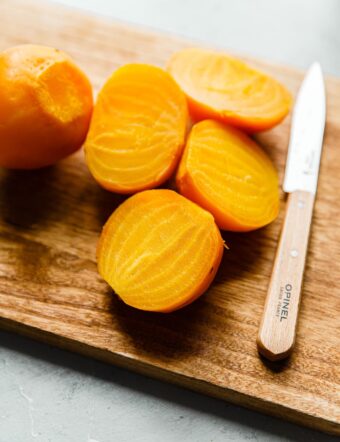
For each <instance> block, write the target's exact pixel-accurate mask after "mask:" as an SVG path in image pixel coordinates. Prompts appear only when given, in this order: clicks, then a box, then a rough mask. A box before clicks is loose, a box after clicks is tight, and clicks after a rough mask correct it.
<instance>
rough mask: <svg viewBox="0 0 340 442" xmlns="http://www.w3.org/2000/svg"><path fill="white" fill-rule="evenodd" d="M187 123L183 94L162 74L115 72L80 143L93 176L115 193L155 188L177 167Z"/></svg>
mask: <svg viewBox="0 0 340 442" xmlns="http://www.w3.org/2000/svg"><path fill="white" fill-rule="evenodd" d="M187 120H188V110H187V104H186V100H185V96H184V94H183V92H182V91H181V90H180V88H179V87H178V86H177V84H176V83H175V81H174V80H173V79H172V78H171V76H170V75H169V74H168V73H167V72H165V71H164V70H162V69H160V68H158V67H155V66H149V65H144V64H129V65H126V66H123V67H121V68H119V69H118V70H117V71H115V72H114V73H113V74H112V76H111V77H110V78H109V79H108V81H107V82H106V84H105V85H104V87H103V88H102V90H101V91H100V93H99V96H98V100H97V103H96V105H95V108H94V112H93V116H92V121H91V125H90V131H89V133H88V136H87V139H86V143H85V154H86V160H87V164H88V167H89V169H90V171H91V172H92V174H93V176H94V178H95V179H96V180H97V181H98V183H99V184H101V185H102V186H103V187H104V188H106V189H107V190H111V191H113V192H118V193H134V192H138V191H140V190H144V189H150V188H153V187H157V186H159V185H160V184H162V183H163V182H164V181H166V180H167V179H168V178H169V177H170V175H171V174H172V173H173V172H174V170H175V168H176V166H177V164H178V161H179V159H180V155H181V153H182V150H183V145H184V139H185V133H186V126H187Z"/></svg>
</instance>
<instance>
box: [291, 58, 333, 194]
mask: <svg viewBox="0 0 340 442" xmlns="http://www.w3.org/2000/svg"><path fill="white" fill-rule="evenodd" d="M325 120H326V95H325V86H324V80H323V75H322V71H321V66H320V65H319V63H314V64H313V65H312V66H311V67H310V68H309V70H308V72H307V74H306V76H305V78H304V80H303V82H302V85H301V87H300V90H299V92H298V96H297V99H296V103H295V107H294V110H293V117H292V126H291V134H290V142H289V148H288V158H287V164H286V172H285V178H284V183H283V190H284V191H285V192H294V191H295V190H303V191H307V192H312V193H315V192H316V188H317V182H318V175H319V165H320V157H321V151H322V143H323V134H324V128H325Z"/></svg>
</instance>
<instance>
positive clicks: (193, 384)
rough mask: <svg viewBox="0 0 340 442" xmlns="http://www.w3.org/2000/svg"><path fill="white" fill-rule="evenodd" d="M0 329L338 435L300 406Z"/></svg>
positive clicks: (29, 329) (33, 332) (25, 329)
mask: <svg viewBox="0 0 340 442" xmlns="http://www.w3.org/2000/svg"><path fill="white" fill-rule="evenodd" d="M0 329H2V330H4V331H7V332H12V333H16V334H19V335H21V336H23V337H26V338H31V339H34V340H35V341H37V342H42V343H44V344H48V345H52V346H55V347H58V348H60V349H62V350H66V351H70V352H73V353H78V354H80V355H82V356H86V357H91V358H93V359H96V360H98V361H101V362H104V363H107V364H112V365H115V366H117V367H120V368H124V369H128V370H130V371H132V372H135V373H138V374H141V375H144V376H148V377H150V378H153V379H156V380H159V381H162V382H163V381H164V382H167V383H170V384H173V385H177V386H180V387H184V388H186V389H188V390H191V391H194V392H196V393H200V394H204V395H206V396H210V397H213V398H215V399H220V400H223V401H227V402H230V403H232V404H234V405H238V406H242V407H245V408H248V409H250V410H252V411H256V412H261V413H264V414H267V415H269V416H273V417H275V418H279V419H281V420H284V421H289V422H291V423H294V424H297V425H301V426H304V427H308V428H311V429H313V430H318V431H322V432H325V433H328V434H330V435H336V436H337V435H340V424H339V423H338V422H336V421H333V420H327V419H324V418H322V417H320V416H316V415H311V414H307V413H304V412H302V411H300V410H297V409H293V408H290V407H286V406H284V405H281V404H276V403H274V402H270V401H266V400H263V399H261V398H257V397H254V396H248V395H246V394H244V393H242V392H239V391H236V390H232V389H229V388H223V387H220V386H218V385H214V384H210V383H209V382H207V381H205V380H203V379H197V378H192V377H190V376H186V375H184V374H181V373H176V372H173V371H169V370H166V369H164V368H162V367H156V366H154V365H152V364H148V363H146V362H142V361H138V360H135V359H132V358H129V357H127V356H124V355H121V354H118V353H112V352H110V351H106V350H105V349H102V348H96V347H92V346H91V345H89V344H86V343H84V342H80V341H75V340H73V339H71V338H69V337H66V336H62V335H57V334H54V333H52V332H49V331H46V330H42V329H38V328H36V327H33V326H31V325H27V324H25V323H23V322H18V321H15V320H13V319H8V318H4V317H0Z"/></svg>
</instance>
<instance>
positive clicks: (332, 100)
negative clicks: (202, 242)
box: [0, 0, 340, 434]
mask: <svg viewBox="0 0 340 442" xmlns="http://www.w3.org/2000/svg"><path fill="white" fill-rule="evenodd" d="M0 17H1V30H0V50H2V49H4V48H6V47H8V46H12V45H16V44H21V43H29V42H30V43H31V42H33V43H41V44H46V45H51V46H55V47H58V48H61V49H64V50H65V51H67V52H69V53H70V54H71V55H72V56H73V57H74V58H75V60H76V61H77V62H78V63H79V64H80V65H81V66H82V67H83V68H84V69H85V71H86V72H87V73H88V75H89V76H90V78H91V80H92V82H93V85H94V87H95V90H96V91H97V90H98V88H99V87H100V86H101V85H102V84H103V82H104V80H105V79H106V78H107V77H108V76H109V75H110V74H111V72H112V71H113V70H114V69H115V68H116V67H117V66H119V65H121V64H124V63H128V62H135V61H140V62H147V63H154V64H157V65H160V66H164V63H165V61H166V60H167V59H168V57H169V56H170V54H171V53H172V52H173V51H175V50H177V49H179V48H181V47H184V46H188V42H185V41H183V40H180V39H176V38H173V37H169V36H166V35H156V34H153V33H149V32H145V30H141V29H134V28H132V27H129V26H125V25H122V24H117V23H111V22H110V21H108V20H106V19H105V18H93V17H92V16H89V15H83V14H82V13H80V12H78V11H76V10H71V9H65V8H64V7H60V6H56V5H52V4H48V3H45V2H44V3H36V2H35V1H32V0H30V1H24V0H14V1H13V0H2V1H1V2H0ZM253 63H254V64H255V65H258V66H259V67H261V68H262V69H264V70H265V71H268V72H269V73H272V74H273V75H275V76H276V77H277V78H278V79H280V80H281V81H283V82H284V83H285V84H286V85H287V87H288V88H289V89H290V90H291V91H292V92H293V93H295V92H296V90H297V88H298V85H299V83H300V81H301V78H302V73H301V72H297V71H295V70H292V69H288V68H284V67H278V66H272V65H269V64H265V63H260V62H255V61H253ZM327 94H328V117H327V127H326V137H325V146H324V154H323V158H322V166H321V176H320V183H319V191H318V195H317V201H316V207H315V216H314V223H313V227H312V236H311V243H310V249H309V256H308V263H307V269H306V275H305V287H304V293H303V299H302V306H301V315H300V322H299V329H298V336H297V344H296V350H295V352H294V354H293V356H292V357H291V359H290V360H288V361H286V362H283V363H276V364H274V363H268V362H266V361H264V360H262V359H260V358H259V356H258V354H257V350H256V345H255V339H256V334H257V329H258V325H259V320H260V315H261V312H262V309H263V304H264V299H265V295H266V290H267V286H268V280H269V276H270V273H271V268H272V264H273V257H274V253H275V249H276V246H277V239H278V235H279V230H280V226H281V221H282V215H283V211H284V201H282V210H281V216H280V218H279V219H278V220H277V221H276V222H275V223H273V224H272V225H271V226H269V227H268V228H265V229H262V230H260V231H257V232H253V233H249V234H231V233H225V234H224V238H225V240H226V242H227V244H228V245H229V247H230V250H229V251H226V252H225V255H224V259H223V262H222V265H221V268H220V271H219V273H218V275H217V278H216V281H215V283H214V284H213V285H212V287H211V288H210V290H209V291H208V293H206V294H205V295H204V296H203V297H202V298H201V299H199V300H198V301H197V302H195V303H194V304H192V305H191V306H189V307H187V308H185V309H183V310H182V311H178V312H176V313H173V314H169V315H161V314H149V313H143V312H139V311H136V310H133V309H131V308H129V307H127V306H125V305H123V304H122V303H121V302H119V301H118V299H117V298H116V297H115V296H113V294H112V292H111V290H110V289H109V288H108V287H107V285H106V284H105V283H104V282H103V281H102V280H101V278H100V277H99V276H98V274H97V271H96V262H95V249H96V243H97V239H98V235H99V232H100V230H101V228H102V226H103V223H104V222H105V220H106V219H107V217H108V216H109V214H111V212H112V211H113V210H114V208H115V207H116V206H117V204H119V203H120V202H121V201H122V198H121V197H119V196H117V195H114V194H110V193H108V192H105V191H104V190H102V189H101V188H99V186H98V185H97V184H96V183H95V182H94V181H93V179H92V178H91V176H90V175H89V173H88V171H87V169H86V166H85V164H84V160H83V152H79V153H78V154H76V155H74V156H72V157H70V158H68V159H67V160H65V161H62V162H60V163H59V164H57V165H56V166H54V167H50V168H46V169H43V170H39V171H34V172H14V171H5V170H1V171H0V316H1V319H0V325H1V326H2V327H3V328H5V329H8V330H13V331H16V332H20V333H22V334H25V335H28V336H31V337H32V338H36V339H39V340H41V341H45V342H48V343H52V344H55V345H58V346H60V347H63V348H66V349H70V350H72V351H77V352H80V353H83V354H86V355H89V356H93V357H95V358H98V359H101V360H104V361H107V362H110V363H114V364H117V365H120V366H123V367H127V368H129V369H132V370H136V371H138V372H141V373H144V374H147V375H150V376H154V377H156V378H159V379H164V380H166V381H170V382H174V383H177V384H180V385H183V386H185V387H188V388H191V389H194V390H197V391H200V392H203V393H206V394H208V395H212V396H216V397H218V398H222V399H226V400H228V401H231V402H234V403H237V404H241V405H244V406H246V407H250V408H253V409H256V410H260V411H263V412H265V413H268V414H272V415H275V416H280V417H283V418H285V419H289V420H291V421H294V422H297V423H300V424H303V425H307V426H310V427H314V428H317V429H320V430H324V431H327V432H332V433H337V434H340V397H339V395H340V386H339V377H340V373H339V367H340V358H339V348H340V342H339V334H340V333H339V331H340V330H339V325H340V323H339V317H340V306H339V287H340V268H339V259H340V201H339V188H340V164H339V156H340V80H337V79H330V78H329V79H328V80H327ZM289 126H290V121H289V119H287V120H286V121H285V122H284V123H283V124H282V125H281V126H280V127H277V128H276V129H275V130H272V131H270V132H268V133H264V134H262V135H260V136H258V139H259V141H260V142H261V143H262V145H263V146H264V148H265V150H266V151H267V152H268V153H269V155H270V156H271V157H272V159H273V161H274V162H275V164H276V165H277V167H278V168H279V170H280V177H281V179H282V173H283V168H284V162H285V155H286V149H287V141H288V134H289Z"/></svg>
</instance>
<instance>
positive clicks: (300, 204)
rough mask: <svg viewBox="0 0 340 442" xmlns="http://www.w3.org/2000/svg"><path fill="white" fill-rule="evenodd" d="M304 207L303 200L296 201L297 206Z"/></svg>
mask: <svg viewBox="0 0 340 442" xmlns="http://www.w3.org/2000/svg"><path fill="white" fill-rule="evenodd" d="M304 207H305V202H304V201H303V200H299V202H298V208H299V209H303V208H304Z"/></svg>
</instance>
